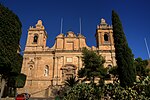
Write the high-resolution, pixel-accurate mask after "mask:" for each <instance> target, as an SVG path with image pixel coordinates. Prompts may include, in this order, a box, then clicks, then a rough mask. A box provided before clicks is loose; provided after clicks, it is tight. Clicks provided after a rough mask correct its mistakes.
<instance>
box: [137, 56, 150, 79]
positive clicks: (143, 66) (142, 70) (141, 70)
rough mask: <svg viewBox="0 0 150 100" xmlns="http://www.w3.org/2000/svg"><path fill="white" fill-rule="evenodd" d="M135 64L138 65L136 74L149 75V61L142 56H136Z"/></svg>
mask: <svg viewBox="0 0 150 100" xmlns="http://www.w3.org/2000/svg"><path fill="white" fill-rule="evenodd" d="M134 64H135V67H136V74H137V75H138V76H140V77H142V76H148V74H149V71H150V69H148V68H147V66H148V61H147V60H142V58H136V59H135V60H134Z"/></svg>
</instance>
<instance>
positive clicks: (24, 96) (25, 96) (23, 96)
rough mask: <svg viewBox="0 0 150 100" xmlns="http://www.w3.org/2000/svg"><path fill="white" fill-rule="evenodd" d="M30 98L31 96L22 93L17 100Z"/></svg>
mask: <svg viewBox="0 0 150 100" xmlns="http://www.w3.org/2000/svg"><path fill="white" fill-rule="evenodd" d="M29 98H30V94H28V93H21V94H18V95H17V96H16V100H28V99H29Z"/></svg>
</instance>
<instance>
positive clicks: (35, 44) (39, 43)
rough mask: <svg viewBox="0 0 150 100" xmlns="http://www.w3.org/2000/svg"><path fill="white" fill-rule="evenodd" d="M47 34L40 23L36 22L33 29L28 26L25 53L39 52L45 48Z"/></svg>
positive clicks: (39, 21)
mask: <svg viewBox="0 0 150 100" xmlns="http://www.w3.org/2000/svg"><path fill="white" fill-rule="evenodd" d="M46 39H47V33H46V31H45V28H44V26H43V25H42V21H41V20H38V22H37V24H36V26H35V27H33V26H30V28H29V30H28V37H27V42H26V47H25V51H37V50H38V51H40V50H43V49H45V47H46Z"/></svg>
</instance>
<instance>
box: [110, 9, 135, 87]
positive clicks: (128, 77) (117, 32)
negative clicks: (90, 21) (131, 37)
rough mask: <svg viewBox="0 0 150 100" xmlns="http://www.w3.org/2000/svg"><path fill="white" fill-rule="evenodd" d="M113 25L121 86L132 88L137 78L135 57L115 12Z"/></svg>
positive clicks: (113, 13) (113, 12)
mask: <svg viewBox="0 0 150 100" xmlns="http://www.w3.org/2000/svg"><path fill="white" fill-rule="evenodd" d="M112 25H113V37H114V44H115V45H114V46H115V53H116V60H117V66H118V68H117V70H118V74H119V80H120V85H121V86H122V87H126V86H132V85H133V83H134V81H135V78H136V74H135V67H134V57H133V54H132V51H131V49H130V48H129V46H128V43H127V40H126V37H125V34H124V32H123V27H122V23H121V21H120V19H119V16H118V14H117V13H116V12H115V11H112Z"/></svg>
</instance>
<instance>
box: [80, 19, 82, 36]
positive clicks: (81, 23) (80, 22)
mask: <svg viewBox="0 0 150 100" xmlns="http://www.w3.org/2000/svg"><path fill="white" fill-rule="evenodd" d="M79 22H80V34H81V24H82V23H81V17H80V19H79Z"/></svg>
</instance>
